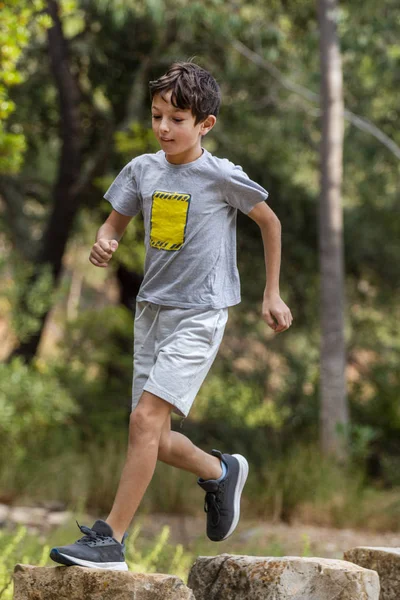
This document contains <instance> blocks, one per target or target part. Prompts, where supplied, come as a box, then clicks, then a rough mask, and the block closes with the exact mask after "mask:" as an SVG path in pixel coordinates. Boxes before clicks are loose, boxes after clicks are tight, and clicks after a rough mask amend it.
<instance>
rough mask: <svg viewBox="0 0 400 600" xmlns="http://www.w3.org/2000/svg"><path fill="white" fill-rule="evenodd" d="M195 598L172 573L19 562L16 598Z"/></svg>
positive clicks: (15, 590) (64, 599) (19, 599)
mask: <svg viewBox="0 0 400 600" xmlns="http://www.w3.org/2000/svg"><path fill="white" fill-rule="evenodd" d="M116 598H118V600H195V597H194V595H193V593H192V591H191V590H190V589H189V588H188V587H186V586H185V584H184V583H183V581H181V580H180V579H179V578H178V577H175V576H172V575H163V574H161V573H155V574H153V573H152V574H150V575H145V574H142V573H130V572H127V571H104V570H101V569H86V568H83V567H32V566H30V565H16V567H15V569H14V600H89V599H90V600H115V599H116Z"/></svg>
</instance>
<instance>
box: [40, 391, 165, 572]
mask: <svg viewBox="0 0 400 600" xmlns="http://www.w3.org/2000/svg"><path fill="white" fill-rule="evenodd" d="M171 408H172V407H171V405H170V404H168V403H167V402H165V401H164V400H162V399H161V398H159V397H158V396H155V395H153V394H150V393H149V392H143V394H142V396H141V398H140V401H139V403H138V405H137V406H136V408H135V410H134V411H133V412H132V414H131V419H130V425H129V442H128V451H127V457H126V462H125V466H124V468H123V471H122V474H121V479H120V483H119V487H118V491H117V495H116V497H115V500H114V504H113V507H112V510H111V513H110V515H109V517H108V519H107V520H106V521H101V520H97V521H96V522H95V523H94V525H93V527H92V528H89V527H86V526H85V525H83V526H80V525H78V526H79V529H80V530H81V531H82V533H84V534H85V535H84V536H83V537H82V538H81V539H79V540H77V541H76V542H75V543H74V544H70V545H69V546H59V547H55V548H53V549H52V550H51V553H50V557H51V558H52V559H53V560H54V561H55V562H57V563H61V564H65V565H80V566H84V567H91V568H101V569H111V570H122V571H126V570H128V566H127V564H126V562H125V546H124V543H123V538H124V534H125V532H126V530H127V529H128V527H129V524H130V522H131V520H132V518H133V516H134V514H135V512H136V510H137V508H138V506H139V504H140V501H141V500H142V498H143V495H144V493H145V491H146V489H147V486H148V485H149V483H150V481H151V478H152V476H153V473H154V469H155V466H156V462H157V454H158V447H159V442H160V437H161V432H162V429H163V425H164V423H165V421H166V420H167V418H168V417H169V414H170V412H171Z"/></svg>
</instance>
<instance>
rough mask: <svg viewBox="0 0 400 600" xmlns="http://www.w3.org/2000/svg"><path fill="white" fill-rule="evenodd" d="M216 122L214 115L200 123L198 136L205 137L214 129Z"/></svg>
mask: <svg viewBox="0 0 400 600" xmlns="http://www.w3.org/2000/svg"><path fill="white" fill-rule="evenodd" d="M216 122H217V117H215V116H214V115H208V117H207V118H206V119H204V121H203V122H202V123H201V127H200V134H201V135H206V134H207V133H208V132H209V131H210V130H211V129H212V128H213V127H214V125H215V123H216Z"/></svg>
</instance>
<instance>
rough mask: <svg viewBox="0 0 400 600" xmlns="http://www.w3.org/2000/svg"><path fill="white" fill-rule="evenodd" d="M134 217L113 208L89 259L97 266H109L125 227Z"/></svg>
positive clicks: (99, 231)
mask: <svg viewBox="0 0 400 600" xmlns="http://www.w3.org/2000/svg"><path fill="white" fill-rule="evenodd" d="M131 219H132V217H127V216H126V215H122V214H121V213H119V212H117V211H116V210H112V211H111V214H110V216H109V217H108V218H107V220H106V221H105V222H104V223H103V225H102V226H101V227H100V229H99V230H98V232H97V235H96V242H95V243H94V244H93V247H92V249H91V251H90V256H89V260H90V262H91V263H92V264H93V265H95V266H96V267H108V263H109V261H110V259H111V257H112V255H113V253H114V252H115V251H116V249H117V248H118V242H119V240H120V239H121V238H122V236H123V233H124V231H125V229H126V228H127V226H128V223H129V221H130V220H131Z"/></svg>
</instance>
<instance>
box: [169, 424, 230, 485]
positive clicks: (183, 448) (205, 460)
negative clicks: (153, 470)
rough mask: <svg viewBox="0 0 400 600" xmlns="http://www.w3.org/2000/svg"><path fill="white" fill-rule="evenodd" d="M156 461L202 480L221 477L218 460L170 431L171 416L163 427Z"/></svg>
mask: <svg viewBox="0 0 400 600" xmlns="http://www.w3.org/2000/svg"><path fill="white" fill-rule="evenodd" d="M158 459H159V460H161V461H162V462H165V463H167V464H168V465H171V466H172V467H177V468H178V469H183V470H185V471H189V472H190V473H193V474H194V475H197V476H198V477H201V478H202V479H206V480H207V479H219V477H221V475H222V467H221V461H220V460H219V458H217V457H216V456H212V454H208V453H207V452H204V451H203V450H201V449H200V448H198V447H197V446H195V445H194V444H193V442H191V441H190V440H189V438H187V437H186V436H185V435H183V434H181V433H178V432H177V431H172V430H171V415H169V416H168V418H167V419H166V420H165V423H164V425H163V429H162V432H161V438H160V444H159V448H158Z"/></svg>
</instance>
